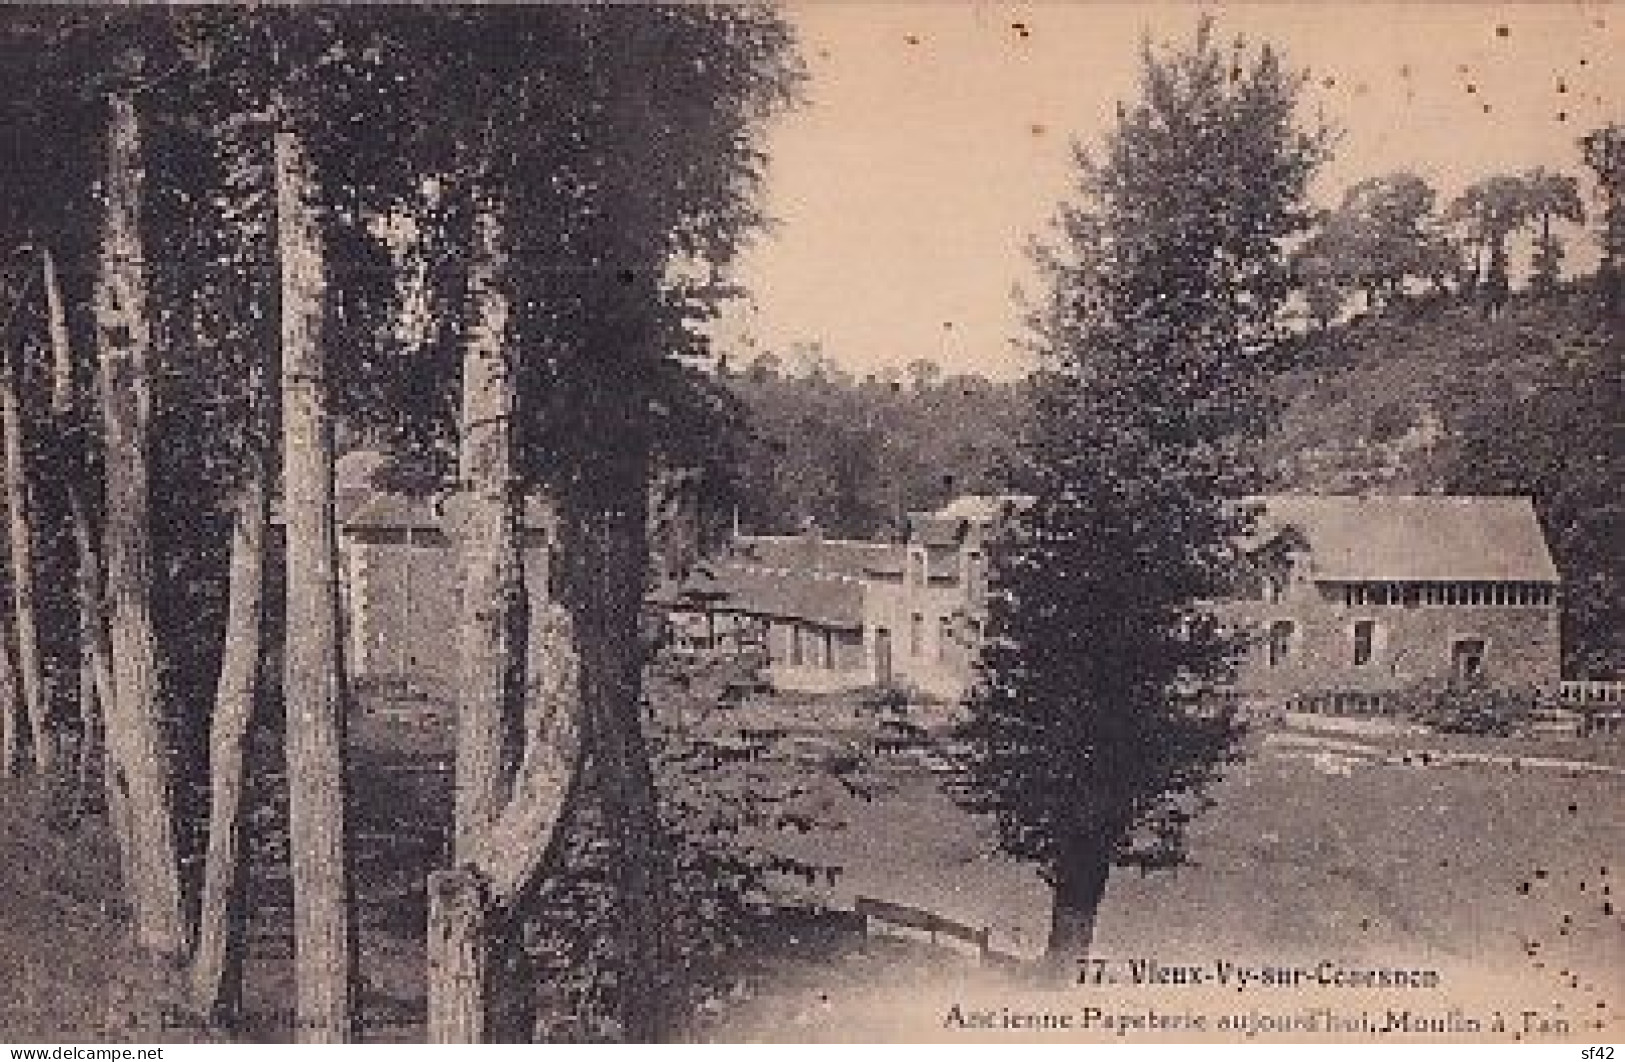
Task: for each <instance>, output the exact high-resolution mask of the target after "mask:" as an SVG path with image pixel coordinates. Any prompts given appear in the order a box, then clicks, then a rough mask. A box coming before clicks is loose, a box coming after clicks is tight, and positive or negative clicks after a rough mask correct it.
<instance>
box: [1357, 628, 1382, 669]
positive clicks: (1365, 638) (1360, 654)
mask: <svg viewBox="0 0 1625 1062" xmlns="http://www.w3.org/2000/svg"><path fill="white" fill-rule="evenodd" d="M1376 642H1377V624H1376V623H1375V622H1374V621H1372V620H1355V621H1354V666H1355V667H1365V666H1366V665H1367V664H1369V663H1371V658H1372V656H1373V654H1374V653H1375V650H1376Z"/></svg>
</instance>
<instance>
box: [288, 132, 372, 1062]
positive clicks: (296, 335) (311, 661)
mask: <svg viewBox="0 0 1625 1062" xmlns="http://www.w3.org/2000/svg"><path fill="white" fill-rule="evenodd" d="M275 141H276V142H275V149H276V193H277V195H276V202H277V246H278V249H279V254H280V259H281V269H282V489H283V497H284V509H285V512H286V525H287V539H288V547H287V632H288V633H287V648H286V651H285V654H286V661H285V663H286V668H287V672H286V677H285V679H284V682H283V694H284V700H285V704H286V712H287V757H288V820H289V831H288V832H289V847H290V850H291V855H290V858H291V861H292V872H293V888H294V901H293V906H294V928H293V939H294V982H295V1015H296V1019H297V1024H298V1031H297V1034H298V1038H299V1039H300V1040H301V1041H302V1042H312V1043H343V1042H347V1041H349V1040H350V1039H351V1038H352V1037H353V1036H354V1032H355V1029H354V1000H353V998H352V994H353V984H354V975H355V961H356V955H355V947H354V945H355V940H354V935H353V933H352V931H351V921H350V920H351V911H350V902H351V892H350V875H349V864H348V854H347V850H346V845H345V749H344V722H345V720H344V711H345V697H344V690H343V676H342V674H341V671H340V663H341V662H340V657H339V591H338V563H337V558H338V540H337V534H336V529H335V527H334V522H333V425H332V418H331V416H330V414H329V411H328V395H327V371H326V363H325V358H324V351H323V349H322V313H323V305H322V302H323V300H322V295H323V285H324V283H325V278H324V276H323V261H322V254H323V249H322V242H321V232H320V230H319V228H318V225H317V221H316V217H315V212H314V208H313V199H314V194H313V193H314V188H313V183H312V179H311V175H310V159H309V157H308V155H307V154H306V152H305V146H304V144H303V142H302V141H301V140H300V138H299V136H298V135H297V134H296V133H293V132H291V131H289V130H286V129H284V130H280V131H278V132H277V134H276V137H275Z"/></svg>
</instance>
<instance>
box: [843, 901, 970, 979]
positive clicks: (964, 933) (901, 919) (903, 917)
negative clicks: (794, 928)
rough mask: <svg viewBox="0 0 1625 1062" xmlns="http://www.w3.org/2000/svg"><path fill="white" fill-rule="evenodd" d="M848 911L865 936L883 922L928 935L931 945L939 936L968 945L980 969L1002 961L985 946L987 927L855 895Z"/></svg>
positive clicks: (871, 933) (924, 910) (901, 904)
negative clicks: (859, 923) (861, 925)
mask: <svg viewBox="0 0 1625 1062" xmlns="http://www.w3.org/2000/svg"><path fill="white" fill-rule="evenodd" d="M852 911H853V913H854V914H856V915H857V916H858V917H860V918H862V919H863V931H864V934H865V935H873V933H874V927H875V925H876V924H877V923H885V924H887V925H893V926H900V927H902V928H904V929H916V930H919V931H921V932H923V933H929V934H930V935H931V943H933V944H936V943H937V942H938V940H939V939H940V938H941V937H947V938H949V939H951V940H958V941H961V942H962V943H965V944H969V945H970V946H971V947H973V948H975V949H976V957H977V959H978V960H979V961H980V962H981V964H982V965H983V966H987V965H989V964H990V963H993V962H995V961H996V960H998V959H999V958H1002V956H997V955H995V954H994V952H993V949H992V948H991V947H990V946H989V943H988V941H989V937H990V935H991V930H989V928H988V927H987V926H983V927H982V928H980V929H977V928H974V927H972V926H967V925H965V924H964V923H963V922H955V921H954V920H953V919H951V918H944V917H943V916H942V915H939V914H937V913H936V912H935V911H927V910H926V909H925V908H923V907H910V906H909V905H908V904H904V903H892V902H891V901H890V900H876V899H874V898H872V897H869V896H859V897H858V898H857V899H856V900H855V901H854V902H853V904H852Z"/></svg>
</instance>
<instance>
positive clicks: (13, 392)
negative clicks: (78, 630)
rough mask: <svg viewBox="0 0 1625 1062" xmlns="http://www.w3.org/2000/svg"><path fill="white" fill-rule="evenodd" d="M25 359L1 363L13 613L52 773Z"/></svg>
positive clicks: (35, 735) (42, 760)
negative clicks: (27, 448) (26, 447)
mask: <svg viewBox="0 0 1625 1062" xmlns="http://www.w3.org/2000/svg"><path fill="white" fill-rule="evenodd" d="M22 376H23V366H22V358H21V357H20V356H18V355H17V354H14V353H13V352H11V351H9V350H8V351H6V352H5V354H4V365H0V422H3V424H0V450H3V451H4V460H5V474H6V533H7V543H8V545H9V547H10V558H11V615H12V622H13V624H14V626H15V628H16V631H17V677H18V678H19V679H20V680H21V682H20V686H21V692H22V699H23V707H24V709H25V710H26V712H27V714H28V731H29V738H30V740H31V742H32V749H31V750H30V751H31V755H32V757H33V761H34V770H35V771H37V772H38V773H40V774H47V773H49V772H50V770H51V767H52V765H53V764H54V762H55V759H56V756H55V753H56V749H55V747H54V746H53V745H52V742H51V732H50V726H49V723H48V720H47V714H48V712H49V709H50V705H49V704H48V703H47V702H46V699H45V681H44V676H43V673H42V670H41V666H40V648H39V623H38V620H37V618H36V609H35V601H34V530H33V521H32V513H31V511H30V499H29V492H28V461H27V457H26V455H25V454H24V452H23V423H22V402H21V400H20V396H19V394H18V392H19V389H20V388H21V387H22Z"/></svg>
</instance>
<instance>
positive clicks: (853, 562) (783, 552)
mask: <svg viewBox="0 0 1625 1062" xmlns="http://www.w3.org/2000/svg"><path fill="white" fill-rule="evenodd" d="M903 553H904V548H903V547H902V546H900V545H897V544H894V543H890V542H862V541H857V540H853V539H836V538H817V537H815V536H812V535H782V536H781V535H739V536H738V537H736V538H735V539H734V540H733V544H732V548H731V555H732V557H733V559H735V560H737V561H739V562H741V563H748V564H752V565H755V566H758V567H762V568H786V569H790V570H793V571H802V572H821V573H824V574H827V575H847V576H852V577H854V578H857V577H861V576H863V575H866V574H868V573H870V572H898V571H902V568H903Z"/></svg>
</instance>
